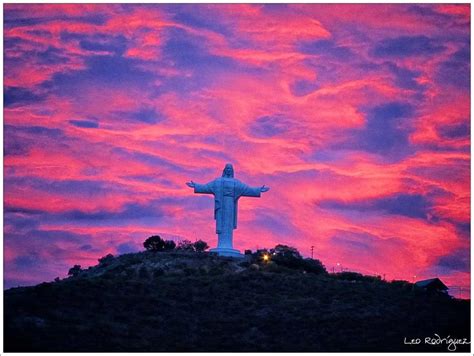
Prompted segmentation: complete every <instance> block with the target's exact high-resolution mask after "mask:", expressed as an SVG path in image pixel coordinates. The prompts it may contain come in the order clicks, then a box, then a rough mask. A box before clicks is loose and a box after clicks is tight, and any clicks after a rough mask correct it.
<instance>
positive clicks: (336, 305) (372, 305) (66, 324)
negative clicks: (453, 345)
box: [4, 252, 470, 352]
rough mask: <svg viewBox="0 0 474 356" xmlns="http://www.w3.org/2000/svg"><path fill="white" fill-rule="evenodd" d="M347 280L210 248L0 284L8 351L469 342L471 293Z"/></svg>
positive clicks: (397, 347) (389, 347)
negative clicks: (459, 296)
mask: <svg viewBox="0 0 474 356" xmlns="http://www.w3.org/2000/svg"><path fill="white" fill-rule="evenodd" d="M355 279H356V278H347V276H345V277H344V276H337V275H330V274H326V273H321V274H315V273H305V272H304V271H302V270H299V269H292V268H289V267H283V266H280V265H277V264H275V263H273V262H270V263H261V264H260V265H258V264H251V263H249V262H245V261H242V260H235V259H230V258H222V257H216V256H210V255H208V254H207V253H186V252H162V253H153V252H142V253H136V254H128V255H122V256H119V257H115V258H113V257H110V258H106V259H104V260H102V262H101V263H100V264H99V265H97V266H95V267H93V268H90V269H88V270H83V271H80V272H79V273H78V274H77V275H76V276H74V277H70V278H68V279H64V280H61V281H56V282H52V283H42V284H40V285H37V286H34V287H27V288H13V289H10V290H7V291H5V306H4V310H5V351H7V352H13V351H23V352H31V351H150V352H151V351H447V347H448V345H447V344H446V343H445V344H442V345H439V346H433V345H425V344H424V343H423V342H422V343H420V344H419V345H404V338H405V337H406V338H407V339H414V338H421V340H423V341H424V338H425V337H434V336H435V335H434V334H438V335H440V336H441V337H447V336H448V335H449V336H451V337H455V338H464V337H466V338H469V332H470V331H469V307H470V303H469V302H468V301H460V300H455V299H451V298H449V297H448V296H445V295H440V294H430V293H425V292H423V291H421V290H417V289H413V288H412V287H411V285H410V284H404V283H387V282H384V281H381V280H378V279H376V278H370V277H367V278H359V279H358V280H355ZM457 350H458V351H465V352H466V351H469V345H467V346H466V345H464V346H460V345H458V346H457Z"/></svg>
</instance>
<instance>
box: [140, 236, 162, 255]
mask: <svg viewBox="0 0 474 356" xmlns="http://www.w3.org/2000/svg"><path fill="white" fill-rule="evenodd" d="M143 247H145V249H147V250H148V251H162V250H164V247H165V241H164V240H163V239H162V238H161V237H160V236H159V235H154V236H150V237H149V238H147V239H146V240H145V242H144V243H143Z"/></svg>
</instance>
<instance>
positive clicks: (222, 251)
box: [209, 247, 244, 258]
mask: <svg viewBox="0 0 474 356" xmlns="http://www.w3.org/2000/svg"><path fill="white" fill-rule="evenodd" d="M209 252H214V253H217V254H218V255H219V256H225V257H237V258H244V255H242V254H241V253H240V251H239V250H236V249H233V248H223V247H216V248H211V249H210V250H209Z"/></svg>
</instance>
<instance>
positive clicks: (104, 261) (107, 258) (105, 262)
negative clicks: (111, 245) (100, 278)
mask: <svg viewBox="0 0 474 356" xmlns="http://www.w3.org/2000/svg"><path fill="white" fill-rule="evenodd" d="M113 260H114V255H112V254H110V253H109V254H108V255H106V256H104V257H101V258H99V260H98V261H99V265H104V266H108V265H109V264H110V263H111V262H112V261H113Z"/></svg>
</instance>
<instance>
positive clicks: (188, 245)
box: [177, 240, 194, 251]
mask: <svg viewBox="0 0 474 356" xmlns="http://www.w3.org/2000/svg"><path fill="white" fill-rule="evenodd" d="M177 249H178V250H182V251H194V245H193V243H192V242H191V241H189V240H182V241H180V242H179V243H178V247H177Z"/></svg>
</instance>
